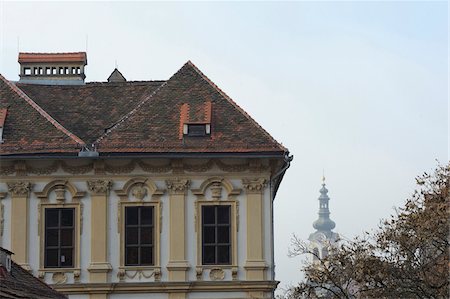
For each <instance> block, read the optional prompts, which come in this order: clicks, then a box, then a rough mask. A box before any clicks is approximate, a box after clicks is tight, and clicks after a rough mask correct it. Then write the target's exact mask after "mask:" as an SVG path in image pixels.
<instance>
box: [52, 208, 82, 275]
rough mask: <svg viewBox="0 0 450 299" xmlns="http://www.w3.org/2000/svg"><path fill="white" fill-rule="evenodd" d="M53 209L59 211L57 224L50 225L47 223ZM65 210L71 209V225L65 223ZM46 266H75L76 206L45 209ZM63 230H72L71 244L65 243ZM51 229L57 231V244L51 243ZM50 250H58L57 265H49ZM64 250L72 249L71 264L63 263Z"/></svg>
mask: <svg viewBox="0 0 450 299" xmlns="http://www.w3.org/2000/svg"><path fill="white" fill-rule="evenodd" d="M51 210H53V211H56V212H57V215H56V217H57V221H56V222H57V224H56V226H51V227H49V226H48V225H47V220H48V218H49V215H48V214H49V212H50V211H51ZM63 211H71V214H72V215H71V217H72V223H71V225H70V226H67V225H63V220H62V217H63ZM44 217H45V220H44V267H45V268H73V266H74V256H75V220H76V219H75V208H46V209H45V211H44ZM63 230H71V240H70V245H63V242H62V236H61V235H62V232H63ZM50 231H57V235H58V238H57V242H56V243H57V244H56V245H49V244H48V239H49V233H50ZM50 250H57V251H58V252H57V264H58V265H57V266H49V261H48V258H47V257H48V254H47V253H48V251H50ZM63 250H70V251H71V259H72V262H71V265H67V266H64V265H61V264H62V263H63V262H62V261H61V256H62V251H63Z"/></svg>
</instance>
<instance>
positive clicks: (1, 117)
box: [0, 108, 8, 128]
mask: <svg viewBox="0 0 450 299" xmlns="http://www.w3.org/2000/svg"><path fill="white" fill-rule="evenodd" d="M7 111H8V109H6V108H3V109H0V128H3V126H4V124H5V120H6V113H7Z"/></svg>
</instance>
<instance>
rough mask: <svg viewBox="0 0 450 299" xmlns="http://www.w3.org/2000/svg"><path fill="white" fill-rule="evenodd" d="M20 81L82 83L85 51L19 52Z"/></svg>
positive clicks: (50, 83) (60, 83)
mask: <svg viewBox="0 0 450 299" xmlns="http://www.w3.org/2000/svg"><path fill="white" fill-rule="evenodd" d="M19 64H20V75H19V76H20V80H19V82H20V83H29V84H46V85H83V84H84V79H85V78H86V75H85V73H84V71H85V66H86V65H87V55H86V52H73V53H19Z"/></svg>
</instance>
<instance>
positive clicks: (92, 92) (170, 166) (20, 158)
mask: <svg viewBox="0 0 450 299" xmlns="http://www.w3.org/2000/svg"><path fill="white" fill-rule="evenodd" d="M72 54H76V55H72ZM20 57H22V58H26V59H27V60H26V61H25V62H24V61H22V62H21V61H20ZM74 57H75V58H74ZM80 57H81V58H82V59H79V58H80ZM77 59H78V60H77ZM74 60H77V61H74ZM19 62H20V63H21V70H22V71H21V72H23V74H22V75H21V77H20V81H19V82H11V81H8V80H7V79H5V78H4V77H0V127H1V129H2V131H1V136H0V139H1V141H0V142H1V143H0V154H1V163H0V178H1V180H0V246H2V247H4V248H7V249H10V250H11V251H14V252H15V256H14V257H13V258H14V260H15V262H16V263H18V264H20V265H21V266H22V267H24V268H25V269H28V270H29V271H30V272H32V273H33V274H36V275H37V276H38V277H39V278H41V279H42V280H43V281H45V282H46V283H48V284H50V285H52V287H54V288H55V289H56V290H58V291H60V292H62V293H64V294H68V295H69V298H71V299H74V298H80V299H81V298H117V299H118V298H129V297H130V296H132V297H133V298H192V299H194V298H198V299H200V298H236V299H237V298H272V297H273V291H274V289H275V288H276V286H277V281H276V280H275V276H274V256H273V200H274V198H275V195H276V192H277V189H278V187H279V185H280V183H281V180H282V178H283V176H284V173H285V171H286V169H287V168H288V167H289V163H290V161H291V160H292V157H290V156H289V153H288V151H287V149H286V148H284V147H283V146H282V145H280V144H279V143H278V142H276V141H275V140H274V139H273V138H272V137H271V136H270V135H269V134H268V133H267V132H266V131H265V130H264V129H262V128H261V127H260V126H259V125H258V124H257V123H256V122H255V121H254V120H253V119H252V118H251V117H250V116H249V115H248V114H247V113H246V112H245V111H243V110H242V109H241V108H240V107H239V106H238V105H237V104H236V103H235V102H233V101H232V100H231V99H230V98H229V97H228V96H227V95H226V94H225V93H224V92H223V91H221V90H220V89H219V88H218V87H217V86H216V85H215V84H214V83H212V82H211V81H210V80H209V79H208V78H207V77H206V76H205V75H204V74H203V73H201V72H200V71H199V70H198V68H196V67H195V66H194V65H193V64H192V63H191V62H187V63H186V64H185V65H184V66H183V67H182V68H181V69H180V70H179V71H178V72H177V73H175V74H174V75H173V76H172V77H171V78H170V79H169V80H165V81H139V82H133V81H131V82H130V81H126V79H125V77H124V76H123V75H122V74H121V73H120V72H118V70H115V71H114V72H113V73H112V74H111V76H110V78H109V80H108V81H109V82H95V83H85V82H84V78H85V74H84V66H85V65H86V64H87V59H86V54H85V53H83V54H80V53H62V54H48V53H46V54H39V53H21V54H20V55H19ZM30 63H31V65H30ZM69 64H70V67H71V68H70V69H69V71H68V73H67V74H65V72H66V71H65V69H64V68H65V67H66V65H69ZM36 65H40V66H36ZM36 67H37V68H38V69H37V70H36V71H35V68H36ZM39 67H42V68H43V72H42V74H41V72H40V71H39ZM28 68H29V69H30V70H28ZM46 68H49V69H50V71H49V73H48V74H47V71H46ZM53 68H55V69H56V70H57V71H53ZM60 68H62V72H64V74H60V73H59V69H60ZM72 68H73V72H72ZM25 70H26V71H25ZM53 72H55V73H53ZM41 76H42V77H41ZM61 76H63V77H64V78H60V77H61ZM40 80H42V81H40ZM61 80H65V81H64V82H62V81H61ZM55 81H57V82H55Z"/></svg>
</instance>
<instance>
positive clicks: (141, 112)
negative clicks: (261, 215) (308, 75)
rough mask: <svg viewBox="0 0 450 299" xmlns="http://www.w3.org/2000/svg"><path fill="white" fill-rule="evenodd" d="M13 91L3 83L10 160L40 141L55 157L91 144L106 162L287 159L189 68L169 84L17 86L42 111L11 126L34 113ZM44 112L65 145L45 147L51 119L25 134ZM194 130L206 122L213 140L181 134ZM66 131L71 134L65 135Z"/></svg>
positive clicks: (281, 149)
mask: <svg viewBox="0 0 450 299" xmlns="http://www.w3.org/2000/svg"><path fill="white" fill-rule="evenodd" d="M9 84H10V85H11V83H9ZM7 87H8V86H7V84H6V83H4V82H2V81H1V80H0V104H2V101H6V103H3V107H5V108H8V118H7V120H6V122H5V127H6V130H5V132H4V140H5V142H4V143H3V144H1V145H0V154H10V153H11V151H10V150H6V149H7V148H8V146H14V145H15V144H23V145H24V146H23V147H22V148H18V149H17V150H16V152H15V153H16V154H22V153H37V152H36V151H35V150H36V149H35V147H34V148H33V147H32V146H33V145H34V144H36V143H39V142H41V143H42V141H44V143H45V145H46V146H47V148H48V152H49V153H52V152H56V151H58V150H59V151H60V152H66V153H71V152H72V153H73V152H77V151H79V150H80V147H81V146H83V145H85V144H86V145H88V146H90V145H93V147H95V148H96V150H97V151H98V152H99V153H100V154H101V155H102V154H108V153H114V154H121V153H123V154H131V153H139V154H143V153H252V154H253V153H268V152H271V153H277V154H278V153H279V154H282V153H284V152H285V151H286V149H285V148H284V147H283V146H282V145H280V144H279V143H278V142H277V141H275V140H274V139H273V138H272V137H271V136H270V135H269V134H268V133H267V132H266V131H265V130H264V129H263V128H262V127H261V126H259V125H258V124H257V123H256V122H255V121H254V120H253V119H252V118H251V117H250V116H249V115H248V114H247V113H246V112H245V111H244V110H243V109H242V108H240V107H239V106H238V105H237V104H236V103H235V102H234V101H232V100H231V99H230V98H229V97H228V96H227V95H226V94H225V93H224V92H223V91H221V90H220V89H219V88H218V87H217V86H216V85H215V84H214V83H212V82H211V81H210V80H209V79H208V78H207V77H206V76H205V75H204V74H203V73H201V72H200V71H199V70H198V69H197V67H195V66H194V65H193V64H192V63H191V62H187V63H186V64H185V65H184V66H183V67H182V68H181V69H180V70H179V71H178V72H177V73H176V74H174V75H173V76H172V77H171V78H170V79H169V80H167V81H146V82H117V83H88V84H86V85H81V86H80V85H78V86H76V85H72V86H61V85H32V84H18V83H17V84H16V86H15V87H16V88H17V89H19V90H20V91H23V93H24V94H25V95H26V96H27V98H29V99H30V100H31V99H32V101H33V102H34V103H35V104H36V105H37V106H38V107H35V111H34V112H33V113H31V112H30V114H29V115H30V117H28V116H26V115H24V113H20V112H19V113H17V112H16V113H15V114H14V115H13V116H11V121H10V110H11V109H12V110H19V111H20V110H21V109H22V110H23V109H25V108H24V107H26V108H28V107H27V106H26V105H25V104H26V103H28V102H29V101H23V99H22V101H18V100H16V98H20V97H21V96H20V92H12V91H13V90H12V88H7ZM2 92H3V93H4V96H2V94H1V93H2ZM22 98H23V97H22ZM8 105H13V106H14V107H13V106H8ZM28 106H30V105H28ZM3 107H2V106H0V109H1V108H3ZM39 108H40V109H42V110H44V111H45V112H46V113H48V115H49V117H51V119H53V120H54V121H55V123H56V124H58V125H60V127H59V126H56V125H55V126H54V127H55V128H57V129H59V131H60V133H64V134H63V135H65V136H64V138H63V140H66V141H67V142H66V143H64V142H62V143H61V144H56V143H55V142H54V140H48V141H47V139H49V138H50V137H51V136H52V133H54V134H56V132H55V130H54V129H51V130H50V131H49V132H46V129H45V128H44V127H48V124H47V123H48V122H49V121H48V119H47V118H46V117H44V118H42V117H40V118H38V119H39V123H35V125H34V126H33V128H35V129H36V127H37V128H38V129H39V130H38V132H34V133H33V134H30V133H29V132H28V131H27V130H26V129H27V124H28V123H29V122H30V120H28V121H27V119H28V118H31V115H36V112H38V114H39V111H40V110H39ZM183 111H184V112H183ZM11 113H13V112H11ZM18 114H20V115H22V116H19V115H18ZM45 120H47V122H46V121H45ZM35 122H37V120H36V121H35ZM50 123H51V122H50ZM188 123H205V124H206V123H208V124H210V125H211V133H210V134H208V135H206V136H203V137H193V136H192V137H190V136H187V135H183V125H184V124H188ZM63 129H64V130H63ZM28 130H31V128H28ZM65 130H67V131H68V132H69V133H70V134H72V135H68V134H65V133H66V131H65ZM25 131H26V132H25ZM17 136H20V138H18V137H17ZM66 137H69V139H67V138H66ZM80 140H81V143H80ZM70 141H72V143H70ZM73 141H75V142H73ZM25 145H27V146H28V147H27V146H25ZM55 145H57V146H56V147H55V148H53V146H55Z"/></svg>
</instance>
